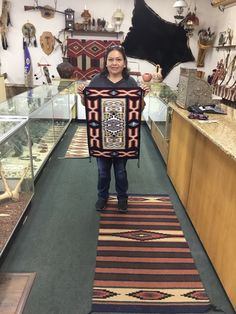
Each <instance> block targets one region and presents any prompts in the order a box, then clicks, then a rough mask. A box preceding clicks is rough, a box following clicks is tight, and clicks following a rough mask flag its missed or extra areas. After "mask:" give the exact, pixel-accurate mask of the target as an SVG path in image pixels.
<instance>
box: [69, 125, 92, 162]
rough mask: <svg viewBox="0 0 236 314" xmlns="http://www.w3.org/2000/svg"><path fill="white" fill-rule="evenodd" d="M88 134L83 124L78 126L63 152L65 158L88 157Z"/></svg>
mask: <svg viewBox="0 0 236 314" xmlns="http://www.w3.org/2000/svg"><path fill="white" fill-rule="evenodd" d="M88 157H89V151H88V135H87V127H86V126H85V125H82V126H78V128H77V130H76V132H75V134H74V136H73V138H72V140H71V143H70V145H69V147H68V149H67V152H66V154H65V158H88Z"/></svg>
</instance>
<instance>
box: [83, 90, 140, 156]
mask: <svg viewBox="0 0 236 314" xmlns="http://www.w3.org/2000/svg"><path fill="white" fill-rule="evenodd" d="M84 94H85V108H86V118H87V132H88V147H89V154H90V156H93V157H106V158H113V157H119V158H139V151H140V125H141V107H142V97H143V90H142V89H141V88H140V87H137V88H122V89H116V88H106V89H104V88H92V87H86V88H85V90H84Z"/></svg>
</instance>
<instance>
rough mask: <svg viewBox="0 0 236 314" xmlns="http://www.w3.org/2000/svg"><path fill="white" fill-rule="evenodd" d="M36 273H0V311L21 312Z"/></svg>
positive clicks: (6, 313) (4, 313) (11, 313)
mask: <svg viewBox="0 0 236 314" xmlns="http://www.w3.org/2000/svg"><path fill="white" fill-rule="evenodd" d="M35 275H36V273H0V313H2V314H20V313H23V309H24V306H25V302H26V300H27V297H28V295H29V293H30V290H31V288H32V285H33V282H34V278H35Z"/></svg>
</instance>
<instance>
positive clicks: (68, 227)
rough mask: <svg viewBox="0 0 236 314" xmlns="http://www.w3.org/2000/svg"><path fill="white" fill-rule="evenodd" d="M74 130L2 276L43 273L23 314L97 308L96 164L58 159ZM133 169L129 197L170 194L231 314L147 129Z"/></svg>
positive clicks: (45, 174)
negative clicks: (94, 290) (93, 305)
mask: <svg viewBox="0 0 236 314" xmlns="http://www.w3.org/2000/svg"><path fill="white" fill-rule="evenodd" d="M76 127H77V124H76V123H72V124H71V125H70V127H69V128H68V130H67V132H66V134H65V136H64V138H63V140H62V141H61V142H60V143H59V145H58V146H57V148H56V149H55V151H54V153H53V155H52V157H51V159H50V160H49V162H48V163H47V164H46V166H45V168H44V170H43V171H42V174H41V176H40V177H39V179H38V181H37V183H36V187H35V195H34V198H33V200H32V204H31V208H30V210H29V212H28V217H27V220H26V221H25V223H24V224H23V225H22V226H21V227H20V229H19V231H18V232H17V234H16V237H15V239H14V241H13V243H12V245H11V247H10V249H9V251H8V252H7V255H6V257H5V258H4V260H2V263H1V268H0V271H3V272H36V273H37V275H36V279H35V281H34V285H33V288H32V290H31V293H30V295H29V298H28V301H27V303H26V307H25V310H24V314H87V313H89V311H90V310H91V294H92V285H93V276H94V266H95V258H96V243H97V235H98V227H99V213H97V212H96V211H95V209H94V203H95V201H96V198H97V191H96V184H97V168H96V161H95V160H94V159H92V162H91V163H90V162H89V159H61V158H59V157H63V156H64V155H65V152H66V149H67V146H68V144H69V142H70V140H71V138H72V135H73V133H74V132H75V129H76ZM127 170H128V176H129V192H130V193H144V194H145V193H167V194H169V195H170V198H171V201H172V203H173V204H174V207H175V209H176V212H177V215H178V217H179V219H180V222H181V225H182V228H183V230H184V233H185V237H186V239H187V241H188V243H189V245H190V248H191V250H192V254H193V257H194V258H195V261H196V265H197V267H198V269H199V271H200V274H201V278H202V281H203V283H204V285H205V288H206V290H207V293H208V295H209V297H210V299H211V302H212V303H213V304H214V305H215V306H216V307H218V308H220V309H222V310H223V311H224V313H226V314H233V313H234V311H233V309H232V307H231V305H230V303H229V301H228V299H227V297H226V295H225V293H224V291H223V289H222V286H221V284H220V283H219V281H218V279H217V276H216V275H215V272H214V270H213V269H212V267H211V264H210V262H209V260H208V258H207V256H206V254H205V252H204V250H203V249H202V246H201V244H200V242H199V239H198V238H197V236H196V234H195V232H194V230H193V228H192V225H191V223H190V221H189V220H188V218H187V216H186V214H185V211H184V209H183V207H182V205H181V203H180V201H179V199H178V197H177V195H176V193H175V190H174V188H173V186H172V184H171V182H170V180H169V178H168V176H167V174H166V166H165V163H164V162H163V160H162V158H161V156H160V154H159V152H158V150H157V149H156V146H155V144H154V143H153V141H152V139H151V137H150V133H149V129H148V128H147V127H146V126H143V127H142V145H141V159H140V168H138V167H137V161H136V160H130V161H128V166H127ZM111 192H114V182H112V187H111ZM209 313H215V312H214V311H211V312H209Z"/></svg>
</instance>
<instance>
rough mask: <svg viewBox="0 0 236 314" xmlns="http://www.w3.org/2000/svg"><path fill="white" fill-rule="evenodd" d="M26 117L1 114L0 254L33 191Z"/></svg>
mask: <svg viewBox="0 0 236 314" xmlns="http://www.w3.org/2000/svg"><path fill="white" fill-rule="evenodd" d="M27 120H28V119H27V118H14V117H0V256H1V255H2V253H3V251H4V249H5V248H6V246H7V244H8V242H9V240H10V238H11V236H12V234H13V231H14V230H15V228H16V226H17V225H18V223H19V221H20V219H21V217H22V216H23V214H24V212H25V210H26V208H27V206H28V205H29V203H30V201H31V199H32V197H33V193H34V180H33V169H32V166H33V165H32V157H31V141H30V138H29V126H28V121H27ZM23 151H24V153H25V155H27V156H28V158H27V159H26V158H21V157H22V152H23Z"/></svg>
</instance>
